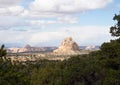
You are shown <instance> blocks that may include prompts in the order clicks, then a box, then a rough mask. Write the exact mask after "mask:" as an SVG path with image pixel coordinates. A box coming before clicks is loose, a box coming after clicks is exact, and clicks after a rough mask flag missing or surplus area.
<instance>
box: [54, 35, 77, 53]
mask: <svg viewBox="0 0 120 85" xmlns="http://www.w3.org/2000/svg"><path fill="white" fill-rule="evenodd" d="M77 51H79V46H78V44H77V43H76V42H74V41H73V39H72V37H67V38H65V39H64V40H63V41H62V43H61V45H60V46H59V47H58V48H57V49H56V50H54V51H53V52H54V53H56V54H73V53H75V52H77Z"/></svg>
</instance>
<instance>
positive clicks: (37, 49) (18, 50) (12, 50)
mask: <svg viewBox="0 0 120 85" xmlns="http://www.w3.org/2000/svg"><path fill="white" fill-rule="evenodd" d="M53 49H55V47H31V46H30V45H26V46H25V47H23V48H7V49H6V50H7V52H8V53H23V52H50V51H52V50H53Z"/></svg>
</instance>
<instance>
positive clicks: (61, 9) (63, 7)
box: [30, 0, 113, 13]
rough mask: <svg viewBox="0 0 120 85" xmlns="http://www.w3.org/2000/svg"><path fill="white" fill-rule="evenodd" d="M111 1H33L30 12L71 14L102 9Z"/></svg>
mask: <svg viewBox="0 0 120 85" xmlns="http://www.w3.org/2000/svg"><path fill="white" fill-rule="evenodd" d="M112 1H113V0H35V1H33V2H32V3H31V4H30V10H32V11H37V12H53V13H54V12H55V13H73V12H81V11H86V10H93V9H99V8H104V7H105V6H107V5H108V4H109V3H111V2H112Z"/></svg>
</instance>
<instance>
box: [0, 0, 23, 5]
mask: <svg viewBox="0 0 120 85" xmlns="http://www.w3.org/2000/svg"><path fill="white" fill-rule="evenodd" d="M20 1H21V0H0V7H9V6H13V5H17V4H19V2H20Z"/></svg>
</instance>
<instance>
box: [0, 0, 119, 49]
mask: <svg viewBox="0 0 120 85" xmlns="http://www.w3.org/2000/svg"><path fill="white" fill-rule="evenodd" d="M119 13H120V1H119V0H0V44H5V45H6V47H22V46H24V45H26V44H30V45H31V46H39V47H44V46H59V45H60V43H61V41H62V40H63V39H64V38H66V37H72V38H73V40H74V41H76V42H77V43H78V44H79V45H80V46H83V45H85V46H87V45H101V44H102V43H103V42H108V41H109V40H110V39H114V38H113V37H111V35H110V33H109V28H110V27H111V26H113V25H115V23H116V22H115V21H113V17H114V15H115V14H119Z"/></svg>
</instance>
